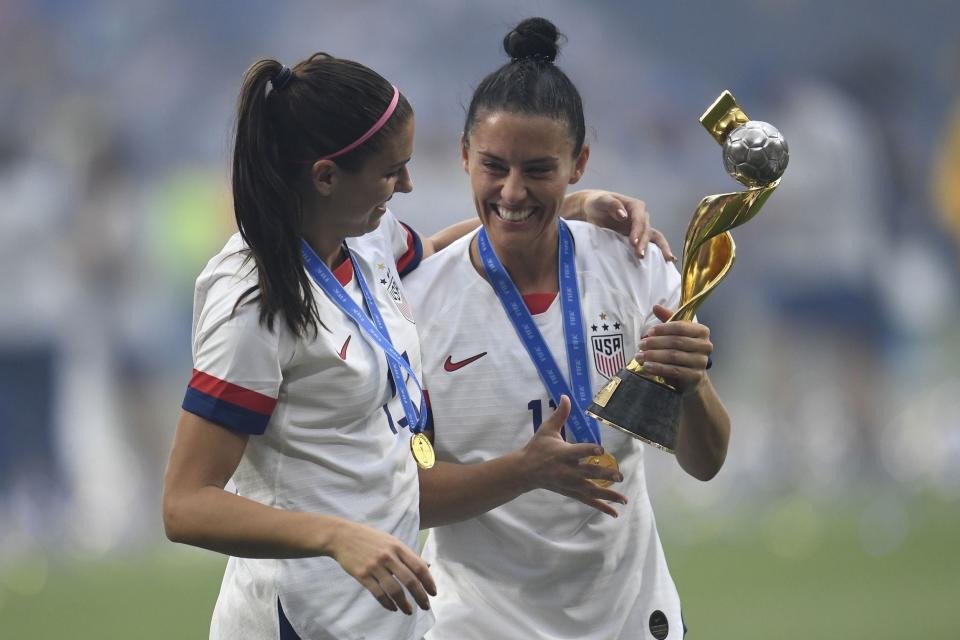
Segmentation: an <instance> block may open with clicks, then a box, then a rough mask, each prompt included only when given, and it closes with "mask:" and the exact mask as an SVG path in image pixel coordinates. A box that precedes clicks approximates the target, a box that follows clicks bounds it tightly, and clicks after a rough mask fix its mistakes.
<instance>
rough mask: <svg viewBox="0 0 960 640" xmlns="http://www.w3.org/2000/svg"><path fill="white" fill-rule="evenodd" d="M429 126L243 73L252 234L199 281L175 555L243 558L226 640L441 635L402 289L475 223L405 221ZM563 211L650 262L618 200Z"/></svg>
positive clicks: (231, 572)
mask: <svg viewBox="0 0 960 640" xmlns="http://www.w3.org/2000/svg"><path fill="white" fill-rule="evenodd" d="M413 131H414V118H413V111H412V109H411V107H410V104H409V103H408V102H407V99H406V98H405V97H404V96H403V94H402V93H400V91H399V90H398V89H397V88H396V87H394V86H392V85H391V84H390V83H389V82H387V81H386V80H385V79H384V78H382V77H381V76H380V75H378V74H377V73H376V72H374V71H372V70H371V69H369V68H367V67H365V66H363V65H361V64H358V63H356V62H352V61H349V60H343V59H338V58H335V57H332V56H329V55H326V54H322V53H318V54H315V55H313V56H311V57H310V58H309V59H307V60H305V61H303V62H301V63H299V64H297V65H296V66H294V67H293V68H292V69H290V68H287V67H284V66H283V65H282V64H280V63H279V62H277V61H275V60H260V61H259V62H257V63H256V64H254V65H253V66H252V67H251V68H250V69H249V70H248V72H247V74H246V76H245V78H244V81H243V87H242V89H241V92H240V99H239V104H238V110H237V122H236V140H235V146H234V155H233V196H234V208H235V213H236V220H237V227H238V229H239V233H237V234H235V235H234V236H233V237H232V238H230V240H229V241H228V242H227V244H226V246H225V247H224V248H223V250H222V251H221V252H220V253H219V254H218V255H217V256H215V257H214V258H213V259H211V260H210V262H209V263H208V264H207V266H206V268H205V269H204V270H203V272H202V273H201V274H200V276H199V278H198V279H197V284H196V292H195V299H194V320H193V340H192V342H193V344H192V347H193V369H194V370H193V375H192V377H191V379H190V382H189V385H188V388H187V391H186V394H185V396H184V400H183V405H182V406H183V411H182V412H181V414H180V420H179V423H178V426H177V433H176V437H175V440H174V445H173V449H172V452H171V455H170V463H169V466H168V470H167V474H166V479H165V484H164V500H163V518H164V526H165V528H166V532H167V535H168V537H169V538H170V539H171V540H173V541H176V542H182V543H185V544H191V545H195V546H199V547H204V548H207V549H211V550H214V551H218V552H221V553H225V554H229V555H230V559H229V561H228V564H227V569H226V573H225V575H224V579H223V585H222V587H221V591H220V596H219V599H218V600H217V605H216V608H215V611H214V615H213V622H212V624H211V631H210V636H211V638H218V639H219V638H223V639H227V638H229V639H234V638H253V639H260V638H278V637H279V638H304V639H307V638H310V639H317V638H343V639H349V638H369V639H373V638H384V639H386V638H390V639H391V640H393V639H419V638H421V637H422V636H423V634H424V633H425V632H426V630H427V629H428V628H429V627H430V625H431V624H432V623H433V614H432V612H431V611H429V608H430V604H429V599H428V596H431V595H435V594H436V587H435V585H434V582H433V579H432V577H431V575H430V572H429V570H428V568H427V565H426V564H425V563H424V562H423V561H422V560H421V559H420V558H419V557H418V555H417V554H416V553H415V552H414V551H413V549H414V548H415V547H416V544H417V532H418V530H419V527H420V517H419V500H420V495H419V485H418V465H424V466H426V465H429V464H430V463H431V460H430V454H431V453H432V452H431V450H430V448H429V441H427V440H426V438H425V437H424V436H423V435H422V434H419V432H420V430H421V429H422V427H423V425H424V423H425V420H426V413H427V412H426V406H425V402H424V395H423V393H422V391H421V387H420V382H419V377H420V373H421V363H420V350H419V343H418V339H417V333H416V327H415V325H414V321H413V315H412V311H411V308H410V305H409V304H408V302H407V299H406V297H405V293H404V290H403V286H402V285H401V283H400V278H401V277H402V276H404V275H405V274H407V273H408V272H410V271H411V270H413V269H414V268H416V267H417V265H418V264H419V262H420V260H421V258H422V257H423V256H424V255H427V254H429V253H431V252H432V251H433V250H434V248H439V247H442V246H444V245H446V244H448V243H449V242H450V241H452V240H453V239H455V238H457V237H459V236H460V235H462V234H463V233H465V232H467V231H469V230H470V229H471V228H473V227H475V226H476V223H475V222H467V223H464V224H460V225H455V226H454V227H451V228H450V229H448V230H445V231H441V232H440V233H438V234H436V235H435V236H433V237H432V238H422V237H421V236H419V235H418V234H416V233H415V232H414V231H412V230H411V229H410V228H408V227H406V226H405V225H404V224H402V223H401V222H399V221H398V220H397V219H396V218H395V217H394V216H393V213H392V212H391V211H389V210H388V209H387V202H388V201H389V200H390V199H391V198H392V197H393V195H394V194H396V193H407V192H409V191H410V190H411V189H412V183H411V180H410V175H409V173H408V171H407V162H408V161H409V160H410V157H411V155H412V153H413ZM564 206H565V212H566V213H567V214H570V215H572V216H574V217H581V216H585V215H587V216H592V217H593V218H596V219H600V220H604V219H607V217H608V216H612V217H610V219H609V222H608V223H609V224H611V225H614V226H617V225H619V226H620V227H621V230H622V231H623V232H624V233H629V234H631V235H632V237H633V238H634V240H640V238H641V237H642V238H643V240H642V241H639V242H635V246H637V247H638V251H642V248H643V247H645V246H646V238H647V237H649V236H650V235H651V234H652V233H653V232H652V231H651V230H649V229H648V228H647V225H646V223H647V216H646V212H645V211H644V209H643V204H642V203H641V202H639V201H636V200H633V199H629V198H624V197H623V196H619V195H617V194H607V193H603V192H581V193H579V194H573V195H571V197H570V198H568V199H567V201H566V202H565V205H564ZM653 237H654V238H655V239H656V240H658V241H661V242H662V237H661V236H657V235H654V236H653ZM398 382H403V384H398ZM418 434H419V435H418ZM231 479H232V480H233V485H234V486H235V490H231V491H228V490H226V489H225V487H226V485H227V483H228V481H230V480H231ZM364 591H367V592H369V593H364ZM371 595H372V597H371ZM411 598H412V600H413V601H414V602H415V605H416V606H414V605H413V604H411V601H410V599H411ZM378 603H379V604H378ZM381 607H382V608H381ZM383 609H387V610H389V611H402V612H403V613H405V614H407V615H397V614H390V613H386V612H385V611H383Z"/></svg>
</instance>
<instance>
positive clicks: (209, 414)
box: [182, 278, 283, 434]
mask: <svg viewBox="0 0 960 640" xmlns="http://www.w3.org/2000/svg"><path fill="white" fill-rule="evenodd" d="M248 286H249V283H248V282H245V281H242V280H239V279H236V278H219V279H218V280H216V281H215V282H213V283H212V285H211V286H210V290H209V291H207V292H206V295H205V296H203V297H202V307H201V308H199V309H197V310H196V311H195V313H196V315H197V325H196V327H195V337H194V344H193V376H192V377H191V379H190V384H189V385H188V387H187V391H186V394H185V395H184V400H183V405H182V406H183V409H184V410H185V411H189V412H190V413H193V414H196V415H198V416H200V417H201V418H205V419H207V420H209V421H211V422H214V423H216V424H219V425H221V426H223V427H226V428H228V429H233V430H235V431H242V432H245V433H251V434H261V433H263V432H264V431H265V430H266V428H267V423H268V422H269V421H270V416H271V415H272V413H273V409H274V407H275V406H276V403H277V396H278V394H279V390H280V383H281V381H282V373H281V366H280V355H279V354H280V349H279V344H280V340H279V329H280V327H279V326H278V325H279V324H281V323H283V318H282V316H280V315H278V316H276V317H275V318H274V330H273V331H268V330H267V328H266V327H265V326H262V325H261V324H260V318H259V305H258V304H257V303H256V302H246V303H244V304H241V305H240V306H239V307H237V308H236V310H235V311H234V308H233V307H234V304H235V302H236V300H237V298H238V297H239V295H240V293H241V292H242V291H244V290H245V289H246V288H247V287H248Z"/></svg>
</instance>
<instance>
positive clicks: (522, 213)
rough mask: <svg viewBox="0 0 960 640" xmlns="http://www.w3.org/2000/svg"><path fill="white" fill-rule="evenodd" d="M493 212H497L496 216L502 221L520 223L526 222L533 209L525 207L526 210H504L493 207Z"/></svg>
mask: <svg viewBox="0 0 960 640" xmlns="http://www.w3.org/2000/svg"><path fill="white" fill-rule="evenodd" d="M493 208H494V210H495V211H496V212H497V215H498V216H500V217H501V218H502V219H504V220H507V221H509V222H520V221H521V220H526V219H527V218H529V217H530V216H531V214H533V209H532V208H530V207H527V208H526V209H505V208H503V207H500V206H497V205H494V206H493Z"/></svg>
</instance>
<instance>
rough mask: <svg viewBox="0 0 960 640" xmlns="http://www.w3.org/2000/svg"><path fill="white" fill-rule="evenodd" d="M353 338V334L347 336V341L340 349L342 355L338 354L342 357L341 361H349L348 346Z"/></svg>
mask: <svg viewBox="0 0 960 640" xmlns="http://www.w3.org/2000/svg"><path fill="white" fill-rule="evenodd" d="M352 337H353V334H352V333H351V334H350V335H348V336H347V339H346V341H345V342H344V343H343V346H342V347H340V353H338V354H337V355H338V356H340V359H341V360H346V359H347V345H348V344H350V338H352Z"/></svg>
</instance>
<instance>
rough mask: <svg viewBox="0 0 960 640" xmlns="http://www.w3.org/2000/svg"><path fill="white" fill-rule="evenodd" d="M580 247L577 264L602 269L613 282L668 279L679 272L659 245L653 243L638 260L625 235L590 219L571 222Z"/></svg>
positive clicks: (585, 268)
mask: <svg viewBox="0 0 960 640" xmlns="http://www.w3.org/2000/svg"><path fill="white" fill-rule="evenodd" d="M567 225H568V226H569V227H570V231H571V233H572V234H573V240H574V243H575V245H576V248H577V265H578V268H579V269H580V270H583V271H591V272H596V271H599V272H601V273H603V274H606V275H608V276H610V277H612V278H613V280H614V281H622V280H624V279H626V280H627V281H630V282H636V281H637V279H638V278H639V279H641V280H657V279H662V278H669V272H671V271H672V272H674V273H676V269H675V268H674V267H673V264H672V263H670V262H668V261H667V260H666V258H664V257H663V252H661V251H660V247H658V246H657V245H655V244H653V243H650V244H648V245H647V251H646V255H645V256H644V257H643V258H640V259H638V258H637V257H636V255H635V254H634V252H633V247H632V246H631V245H630V242H629V240H628V239H627V237H626V236H623V235H621V234H619V233H617V232H616V231H612V230H610V229H604V228H602V227H598V226H596V225H594V224H590V223H588V222H580V221H577V220H572V221H568V222H567Z"/></svg>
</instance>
